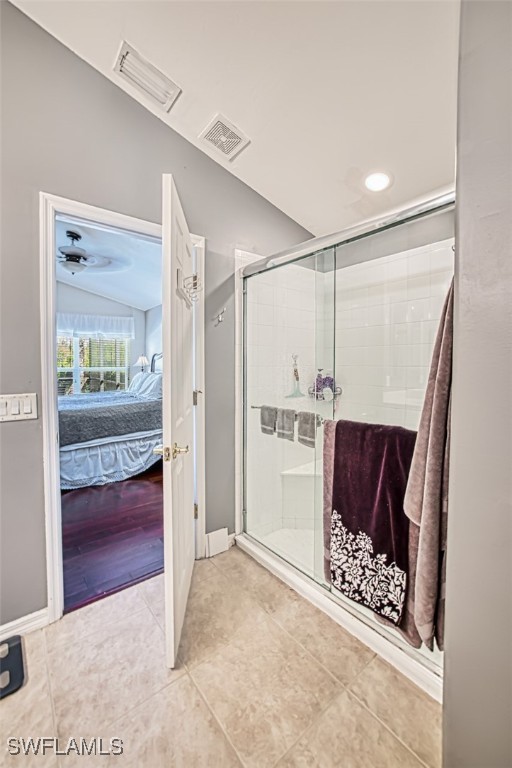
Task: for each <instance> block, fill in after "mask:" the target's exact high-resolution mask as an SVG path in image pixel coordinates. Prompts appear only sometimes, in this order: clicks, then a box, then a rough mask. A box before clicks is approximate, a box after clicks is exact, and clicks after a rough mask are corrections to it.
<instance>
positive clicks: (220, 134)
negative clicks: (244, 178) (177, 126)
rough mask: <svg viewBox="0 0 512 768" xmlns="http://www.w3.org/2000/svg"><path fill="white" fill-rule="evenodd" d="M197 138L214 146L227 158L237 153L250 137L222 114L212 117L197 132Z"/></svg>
mask: <svg viewBox="0 0 512 768" xmlns="http://www.w3.org/2000/svg"><path fill="white" fill-rule="evenodd" d="M199 138H200V139H202V140H203V141H204V142H205V143H206V144H210V145H211V146H213V147H215V149H217V150H218V151H219V152H221V153H222V154H223V155H224V156H225V157H227V158H228V159H229V160H232V159H233V158H234V157H235V155H238V153H239V152H241V151H242V149H245V147H246V146H247V145H248V144H249V142H250V139H249V138H248V137H247V136H246V135H245V134H244V133H242V131H241V130H240V129H239V128H237V127H236V125H233V123H231V122H230V121H229V120H226V118H225V117H223V115H217V116H216V117H214V118H213V120H212V121H211V123H209V124H208V125H207V126H206V128H205V129H204V131H203V132H202V133H201V134H199Z"/></svg>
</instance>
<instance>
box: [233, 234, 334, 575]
mask: <svg viewBox="0 0 512 768" xmlns="http://www.w3.org/2000/svg"><path fill="white" fill-rule="evenodd" d="M334 288H335V283H334V249H329V250H328V251H322V252H320V253H318V254H313V255H312V256H308V257H307V258H305V259H301V260H299V261H297V262H294V263H292V264H286V265H284V266H282V267H276V268H275V269H271V270H267V271H266V272H263V273H260V274H257V275H253V276H251V277H250V278H247V279H246V293H245V300H246V360H245V408H246V413H245V426H246V428H245V505H244V508H245V530H246V532H247V533H248V534H250V535H251V536H252V537H253V538H255V539H256V540H258V541H259V542H260V543H262V544H264V545H265V546H267V547H269V548H270V549H271V550H272V551H273V552H275V553H276V554H278V555H280V556H281V557H283V558H284V559H285V560H286V561H287V562H289V563H291V564H292V565H293V566H295V567H296V568H299V569H300V570H301V571H303V572H304V573H306V574H308V575H309V576H311V577H313V578H315V579H317V580H320V581H323V565H322V563H323V543H322V538H323V536H322V506H323V502H322V449H323V419H324V418H332V416H333V413H334V403H335V398H334V392H333V389H334V387H335V385H334V362H335V361H334V343H333V334H334V322H333V319H334Z"/></svg>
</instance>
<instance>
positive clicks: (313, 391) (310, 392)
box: [308, 384, 343, 402]
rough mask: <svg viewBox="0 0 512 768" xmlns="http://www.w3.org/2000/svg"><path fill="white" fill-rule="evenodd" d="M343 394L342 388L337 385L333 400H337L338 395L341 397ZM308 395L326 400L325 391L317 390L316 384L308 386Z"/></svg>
mask: <svg viewBox="0 0 512 768" xmlns="http://www.w3.org/2000/svg"><path fill="white" fill-rule="evenodd" d="M342 394H343V390H342V388H341V387H336V388H335V390H334V392H333V400H336V399H337V398H338V397H341V395H342ZM308 395H309V396H310V397H314V398H315V400H325V397H324V394H323V392H317V391H316V389H315V385H314V384H313V385H312V386H311V387H308ZM327 402H330V401H327Z"/></svg>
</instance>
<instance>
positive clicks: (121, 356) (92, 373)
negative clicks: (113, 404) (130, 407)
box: [57, 336, 130, 395]
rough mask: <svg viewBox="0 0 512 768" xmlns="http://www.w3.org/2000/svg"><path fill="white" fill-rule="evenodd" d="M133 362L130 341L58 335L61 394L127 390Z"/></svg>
mask: <svg viewBox="0 0 512 768" xmlns="http://www.w3.org/2000/svg"><path fill="white" fill-rule="evenodd" d="M129 359H130V342H129V340H128V339H91V338H87V337H83V336H79V337H72V338H70V337H69V336H57V382H58V392H59V395H72V394H80V393H82V394H85V393H89V392H109V391H114V390H122V389H126V387H127V386H128V374H129V362H128V361H129Z"/></svg>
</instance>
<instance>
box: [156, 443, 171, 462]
mask: <svg viewBox="0 0 512 768" xmlns="http://www.w3.org/2000/svg"><path fill="white" fill-rule="evenodd" d="M153 453H156V455H157V456H163V457H164V461H170V460H171V449H170V448H169V447H168V446H165V448H164V446H163V445H157V446H156V448H153ZM173 458H175V457H174V454H173Z"/></svg>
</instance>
